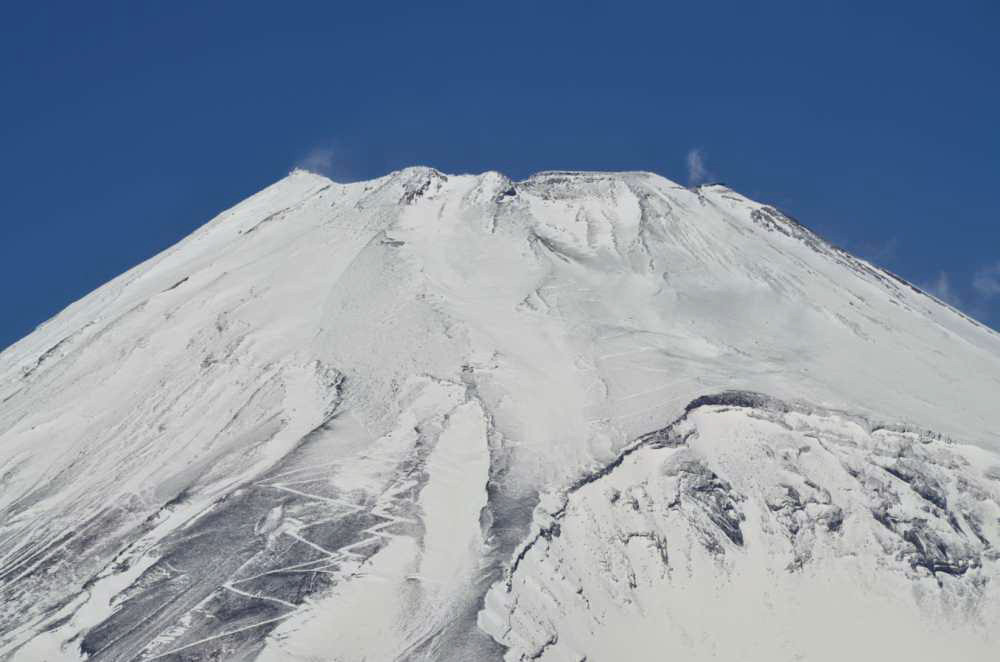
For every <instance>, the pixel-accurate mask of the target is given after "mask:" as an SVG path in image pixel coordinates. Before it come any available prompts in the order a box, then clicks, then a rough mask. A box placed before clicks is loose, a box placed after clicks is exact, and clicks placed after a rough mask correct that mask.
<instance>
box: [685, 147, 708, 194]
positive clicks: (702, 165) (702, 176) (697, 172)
mask: <svg viewBox="0 0 1000 662" xmlns="http://www.w3.org/2000/svg"><path fill="white" fill-rule="evenodd" d="M710 176H711V173H709V171H708V165H707V159H706V157H705V152H704V151H702V150H701V148H699V147H695V148H694V149H692V150H690V151H688V153H687V178H688V185H689V186H698V185H699V184H702V183H704V182H705V181H706V180H707V179H708V178H709V177H710Z"/></svg>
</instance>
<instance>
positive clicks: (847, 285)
mask: <svg viewBox="0 0 1000 662" xmlns="http://www.w3.org/2000/svg"><path fill="white" fill-rule="evenodd" d="M998 396H1000V335H998V334H997V333H995V332H993V331H991V330H989V329H987V328H985V327H983V326H982V325H979V324H978V323H976V322H974V321H973V320H971V319H969V318H967V317H965V316H964V315H962V314H961V313H959V312H957V311H956V310H954V309H952V308H950V307H948V306H946V305H944V304H943V303H941V302H940V301H938V300H937V299H934V298H933V297H931V296H929V295H927V294H926V293H924V292H922V291H920V290H918V289H916V288H914V287H913V286H911V285H910V284H908V283H906V282H904V281H902V280H901V279H899V278H897V277H896V276H894V275H893V274H891V273H888V272H886V271H884V270H882V269H879V268H877V267H874V266H872V265H871V264H869V263H867V262H865V261H863V260H859V259H857V258H855V257H853V256H851V255H849V254H848V253H846V252H844V251H842V250H840V249H838V248H836V247H834V246H832V245H830V244H829V243H827V242H826V241H824V240H823V239H821V238H820V237H818V236H816V235H815V234H813V233H812V232H810V231H809V230H807V229H806V228H804V227H803V226H802V225H800V224H799V223H797V222H796V221H794V220H793V219H791V218H789V217H788V216H786V215H785V214H783V213H782V212H780V211H779V210H777V209H775V208H774V207H771V206H768V205H764V204H760V203H757V202H754V201H752V200H749V199H747V198H745V197H744V196H742V195H739V194H738V193H735V192H734V191H732V190H730V189H728V188H726V187H724V186H721V185H712V186H703V187H699V188H697V189H689V188H685V187H683V186H679V185H677V184H674V183H673V182H670V181H668V180H666V179H664V178H662V177H659V176H657V175H655V174H651V173H643V172H627V173H601V172H545V173H539V174H536V175H534V176H532V177H530V178H528V179H526V180H523V181H518V182H514V181H511V180H510V179H509V178H507V177H505V176H504V175H502V174H499V173H496V172H487V173H484V174H480V175H458V176H453V175H445V174H442V173H440V172H438V171H436V170H434V169H431V168H408V169H405V170H401V171H398V172H395V173H392V174H390V175H387V176H385V177H382V178H379V179H375V180H371V181H366V182H357V183H351V184H337V183H334V182H332V181H330V180H328V179H325V178H323V177H320V176H318V175H314V174H311V173H308V172H305V171H295V172H293V173H291V174H290V175H289V176H288V177H286V178H285V179H283V180H281V181H279V182H277V183H276V184H274V185H272V186H270V187H269V188H267V189H265V190H263V191H261V192H260V193H258V194H256V195H254V196H253V197H251V198H249V199H247V200H245V201H244V202H242V203H240V204H239V205H237V206H236V207H234V208H232V209H230V210H228V211H226V212H224V213H222V214H220V215H219V216H218V217H216V218H215V219H213V220H212V221H210V222H209V223H207V224H206V225H205V226H203V227H202V228H200V229H199V230H197V231H196V232H195V233H193V234H192V235H191V236H189V237H187V238H186V239H184V240H183V241H181V242H180V243H178V244H177V245H175V246H173V247H172V248H170V249H168V250H166V251H164V252H163V253H161V254H160V255H157V256H156V257H154V258H152V259H150V260H148V261H146V262H144V263H143V264H141V265H139V266H137V267H135V268H134V269H132V270H130V271H128V272H127V273H125V274H123V275H121V276H120V277H118V278H116V279H115V280H113V281H111V282H110V283H108V284H106V285H104V286H103V287H101V288H99V289H98V290H96V291H94V292H93V293H91V294H90V295H88V296H86V297H85V298H83V299H81V300H80V301H78V302H76V303H74V304H73V305H71V306H70V307H68V308H67V309H66V310H64V311H62V312H61V313H59V314H58V315H57V316H56V317H54V318H53V319H51V320H49V321H48V322H46V323H44V324H43V325H41V326H40V327H39V328H38V329H37V330H36V331H35V332H34V333H32V334H31V335H29V336H28V337H26V338H24V339H23V340H21V341H20V342H18V343H16V344H15V345H13V346H11V347H10V348H8V349H7V350H5V351H4V352H3V353H2V354H0V657H2V658H3V659H10V660H18V661H20V660H47V661H54V660H83V659H86V660H93V661H102V662H103V661H120V662H125V661H131V660H154V659H157V660H175V661H178V660H261V661H264V660H302V661H306V660H310V661H311V660H362V659H366V660H423V659H426V660H501V659H504V660H545V661H555V660H573V661H577V662H578V661H581V660H589V661H594V660H624V659H629V660H646V659H649V660H653V659H656V660H660V659H679V660H703V659H704V660H708V659H725V660H737V659H739V660H810V661H812V660H837V661H838V662H839V661H841V660H843V659H904V658H905V659H908V660H911V661H915V660H931V659H935V660H936V659H943V658H947V659H963V660H984V661H985V660H993V659H995V655H996V651H997V649H998V647H1000V591H998V588H997V580H998V579H1000V552H998V550H1000V406H998V402H1000V397H998Z"/></svg>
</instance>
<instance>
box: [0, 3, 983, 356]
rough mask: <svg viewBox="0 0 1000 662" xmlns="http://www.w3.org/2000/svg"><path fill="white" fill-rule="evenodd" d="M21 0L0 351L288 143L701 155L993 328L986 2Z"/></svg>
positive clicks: (448, 153) (337, 162) (432, 158)
mask: <svg viewBox="0 0 1000 662" xmlns="http://www.w3.org/2000/svg"><path fill="white" fill-rule="evenodd" d="M20 5H22V6H15V5H14V3H7V4H6V5H5V6H4V8H3V10H2V11H3V14H2V20H0V26H2V27H0V32H2V34H0V69H2V76H0V85H2V88H3V94H2V102H0V146H2V148H0V169H2V171H0V181H2V182H3V189H2V195H0V283H2V285H0V288H2V289H0V292H2V293H3V302H4V305H3V310H4V314H3V317H2V324H0V347H2V346H6V345H8V344H9V343H11V342H13V341H15V340H16V339H17V338H19V337H21V336H23V335H25V334H26V333H28V332H30V331H31V329H32V328H34V326H35V325H37V324H38V323H40V322H41V321H43V320H44V319H46V318H48V317H50V316H51V315H53V314H54V313H56V312H57V311H58V310H60V309H61V308H63V307H64V306H66V305H68V304H69V303H71V302H72V301H74V300H75V299H77V298H79V297H80V296H83V295H84V294H86V293H87V292H89V291H90V290H92V289H93V288H95V287H97V286H98V285H100V284H101V283H103V282H105V281H107V280H109V279H110V278H112V277H114V276H115V275H117V274H118V273H120V272H122V271H124V270H125V269H127V268H129V267H131V266H132V265H134V264H136V263H138V262H139V261H141V260H143V259H145V258H147V257H149V256H151V255H153V254H155V253H156V252H158V251H159V250H161V249H163V248H166V247H167V246H169V245H170V244H172V243H173V242H175V241H177V240H178V239H180V238H181V237H183V236H185V235H186V234H188V233H189V232H191V231H192V230H193V229H195V228H196V227H197V226H199V225H201V224H202V223H204V222H205V221H207V220H208V219H209V218H211V217H212V216H213V215H215V214H216V213H218V212H219V211H221V210H222V209H224V208H226V207H228V206H230V205H232V204H234V203H236V202H238V201H239V200H241V199H242V198H244V197H246V196H247V195H249V194H251V193H253V192H255V191H256V190H258V189H260V188H262V187H264V186H266V185H267V184H269V183H271V182H272V181H274V180H276V179H278V178H280V177H282V176H283V175H285V174H286V173H287V172H288V171H289V169H290V168H292V167H293V166H295V165H296V164H310V165H312V166H313V167H317V168H320V169H323V170H325V171H326V172H327V173H328V174H329V175H331V176H332V177H333V178H335V179H341V180H346V179H361V178H369V177H374V176H378V175H381V174H384V173H385V172H388V171H390V170H394V169H397V168H400V167H404V166H407V165H413V164H427V165H432V166H435V167H437V168H439V169H441V170H443V171H446V172H478V171H483V170H490V169H495V170H500V171H503V172H505V173H507V174H509V175H511V176H512V177H515V178H520V177H524V176H527V175H529V174H530V173H532V172H535V171H538V170H544V169H553V168H567V169H599V170H617V169H644V170H653V171H656V172H659V173H661V174H663V175H665V176H667V177H670V178H672V179H675V180H678V181H682V182H686V181H688V179H689V176H690V175H691V173H692V170H693V171H696V172H695V174H697V171H698V170H699V168H700V169H701V170H700V171H701V173H702V174H701V176H702V177H704V178H707V179H712V180H722V181H725V182H726V183H727V184H729V185H730V186H731V187H732V188H734V189H736V190H738V191H740V192H742V193H745V194H747V195H749V196H751V197H754V198H756V199H759V200H761V201H766V202H770V203H772V204H775V205H777V206H778V207H780V208H782V209H783V210H785V211H786V212H788V213H790V214H792V215H793V216H795V217H797V218H798V219H799V220H801V221H802V222H803V223H805V224H806V225H807V226H809V227H811V228H813V229H814V230H816V231H818V232H819V233H821V234H822V235H824V236H826V237H827V238H828V239H831V240H832V241H834V242H835V243H837V244H839V245H841V246H843V247H845V248H847V249H848V250H851V251H853V252H855V253H857V254H859V255H861V256H863V257H866V258H868V259H871V260H873V261H875V262H876V263H878V264H880V265H882V266H885V267H887V268H889V269H891V270H893V271H895V272H897V273H899V274H900V275H902V276H903V277H905V278H907V279H909V280H911V281H913V282H915V283H917V284H918V285H921V286H924V287H925V288H928V289H931V290H932V291H935V292H936V293H938V294H939V295H941V296H943V297H945V298H948V299H949V300H950V301H953V302H955V303H956V305H958V306H960V307H961V308H963V309H964V310H966V311H967V312H969V313H970V314H972V315H974V316H976V317H978V318H980V319H982V320H984V321H985V322H987V323H989V324H991V325H992V326H993V327H994V328H1000V195H998V193H1000V190H998V186H997V175H998V174H1000V129H998V118H1000V83H998V73H997V72H998V71H1000V39H997V36H996V30H997V26H998V24H1000V9H998V7H1000V4H998V3H996V2H985V1H984V2H950V3H938V2H934V3H931V2H919V1H917V2H899V3H895V2H864V3H851V2H831V3H820V2H813V3H803V2H765V3H749V2H722V1H718V0H717V1H715V2H711V3H691V2H688V3H680V4H673V3H666V2H655V3H639V2H615V3H611V2H605V3H591V2H584V1H579V0H578V1H576V2H517V1H514V2H503V3H496V2H493V3H471V2H469V3H433V2H428V3H413V2H407V3H392V2H389V3H384V2H383V3H360V2H355V3H337V2H325V3H306V2H287V3H281V4H280V6H279V5H278V4H276V3H257V2H248V1H244V2H212V3H183V2H177V3H156V2H141V3H137V2H104V3H79V2H66V3H58V2H52V3H20ZM36 5H37V6H36ZM693 150H697V152H696V155H697V158H694V157H693V156H692V155H693V154H694V152H693Z"/></svg>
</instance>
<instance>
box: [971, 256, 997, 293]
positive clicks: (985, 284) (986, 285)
mask: <svg viewBox="0 0 1000 662" xmlns="http://www.w3.org/2000/svg"><path fill="white" fill-rule="evenodd" d="M972 287H974V288H975V289H976V292H978V293H979V294H980V295H982V296H983V297H985V298H987V299H992V298H993V297H995V296H997V295H998V294H1000V262H997V263H996V264H994V265H991V266H988V267H983V268H982V269H980V270H979V271H977V272H976V275H975V276H973V277H972Z"/></svg>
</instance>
